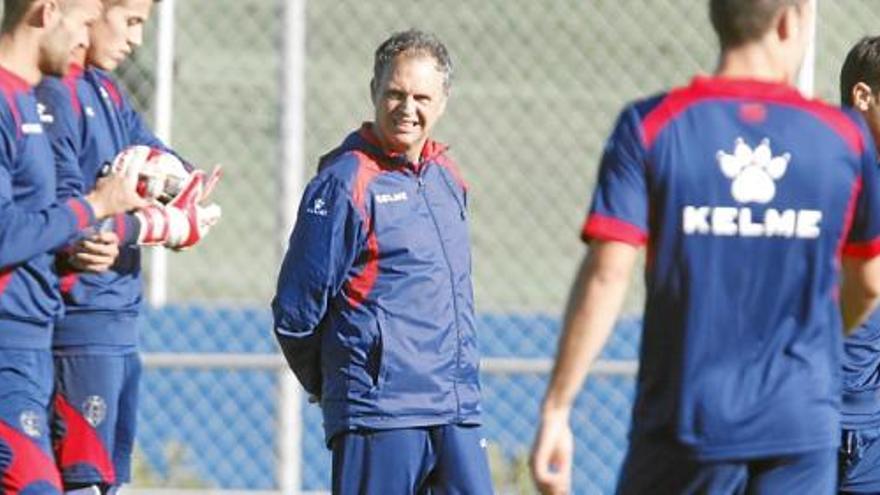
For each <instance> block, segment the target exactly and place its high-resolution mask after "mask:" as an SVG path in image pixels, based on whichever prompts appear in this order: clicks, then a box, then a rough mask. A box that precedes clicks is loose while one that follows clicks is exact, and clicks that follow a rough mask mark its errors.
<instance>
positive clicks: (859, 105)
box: [852, 81, 874, 112]
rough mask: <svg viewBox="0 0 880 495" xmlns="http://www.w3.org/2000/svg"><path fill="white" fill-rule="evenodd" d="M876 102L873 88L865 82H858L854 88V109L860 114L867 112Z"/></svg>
mask: <svg viewBox="0 0 880 495" xmlns="http://www.w3.org/2000/svg"><path fill="white" fill-rule="evenodd" d="M873 100H874V92H873V91H871V86H868V85H867V84H866V83H864V82H861V81H859V82H857V83H856V85H855V86H853V88H852V101H853V107H854V108H855V109H856V110H858V111H860V112H867V111H868V108H870V107H871V103H872V102H873Z"/></svg>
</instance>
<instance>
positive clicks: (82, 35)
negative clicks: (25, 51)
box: [39, 0, 101, 77]
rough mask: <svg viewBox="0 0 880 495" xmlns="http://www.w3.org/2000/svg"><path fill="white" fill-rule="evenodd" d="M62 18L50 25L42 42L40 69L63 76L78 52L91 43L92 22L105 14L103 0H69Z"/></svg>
mask: <svg viewBox="0 0 880 495" xmlns="http://www.w3.org/2000/svg"><path fill="white" fill-rule="evenodd" d="M66 1H67V4H65V8H64V9H62V10H59V11H58V19H57V21H56V22H54V23H52V24H50V25H49V27H47V31H46V34H45V35H44V36H43V40H42V43H41V44H40V56H39V66H40V72H42V73H43V74H44V75H47V76H59V77H60V76H63V75H64V74H65V73H67V69H68V67H69V66H70V64H71V63H72V62H73V61H74V60H75V58H76V57H77V54H78V53H82V52H83V51H84V50H86V48H87V47H88V45H89V26H90V25H91V24H92V23H93V22H94V21H95V20H96V19H97V18H98V16H100V15H101V1H100V0H66Z"/></svg>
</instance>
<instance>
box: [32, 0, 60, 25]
mask: <svg viewBox="0 0 880 495" xmlns="http://www.w3.org/2000/svg"><path fill="white" fill-rule="evenodd" d="M31 9H32V10H31V12H30V13H29V14H28V23H29V24H30V25H31V26H32V27H35V28H41V29H43V28H47V27H50V26H53V25H55V24H56V23H57V22H58V16H60V15H61V6H60V5H59V4H58V0H37V1H36V2H34V5H33V6H32V7H31Z"/></svg>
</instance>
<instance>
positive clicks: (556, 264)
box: [120, 0, 880, 493]
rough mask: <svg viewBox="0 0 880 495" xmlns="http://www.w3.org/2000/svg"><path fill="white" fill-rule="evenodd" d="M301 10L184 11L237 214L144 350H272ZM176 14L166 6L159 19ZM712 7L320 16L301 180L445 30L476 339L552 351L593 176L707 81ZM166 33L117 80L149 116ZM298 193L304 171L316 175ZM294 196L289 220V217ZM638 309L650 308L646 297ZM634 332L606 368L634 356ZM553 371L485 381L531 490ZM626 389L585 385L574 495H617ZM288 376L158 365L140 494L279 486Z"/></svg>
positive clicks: (206, 121)
mask: <svg viewBox="0 0 880 495" xmlns="http://www.w3.org/2000/svg"><path fill="white" fill-rule="evenodd" d="M301 1H306V0H178V1H176V2H174V10H175V24H174V35H175V38H176V43H175V56H174V68H175V71H174V80H173V83H174V84H173V88H174V104H173V125H172V141H173V144H174V145H175V146H176V148H178V149H179V151H181V152H182V154H183V155H185V156H186V157H188V158H189V159H190V160H192V161H194V162H196V163H201V164H205V166H208V165H209V164H212V163H218V162H219V163H223V164H225V165H226V176H225V178H224V181H223V183H222V184H221V186H220V188H219V189H218V192H217V200H218V201H219V202H220V203H221V204H222V205H223V208H224V219H223V222H222V223H221V225H220V226H218V228H216V229H215V231H214V232H212V234H211V237H210V238H209V239H208V241H207V242H205V243H204V245H203V246H200V247H199V248H198V249H195V250H192V251H191V252H187V253H183V254H174V255H172V256H171V257H170V260H169V273H170V275H169V280H168V282H167V283H168V287H169V298H170V300H171V301H172V303H173V305H172V306H169V307H164V308H159V309H154V310H150V311H148V314H147V317H146V318H145V320H144V328H143V343H144V347H145V349H146V350H147V351H150V352H195V353H214V352H236V353H255V354H263V353H274V352H275V347H274V343H273V341H272V338H271V321H270V318H269V315H268V311H267V307H268V301H269V299H270V297H271V295H272V293H273V290H274V282H275V276H276V273H277V266H278V262H279V256H280V252H279V246H278V245H277V241H276V240H277V239H278V237H279V236H278V229H279V227H278V225H279V218H282V217H283V214H282V212H280V211H279V207H278V201H279V199H278V191H279V185H278V184H279V181H280V179H279V177H278V168H279V167H278V159H279V158H278V157H279V156H280V155H281V153H280V147H281V141H280V137H279V136H280V131H279V127H280V122H281V119H282V115H281V108H282V105H281V101H280V98H281V95H282V80H283V78H282V75H283V72H284V71H285V70H287V69H289V68H288V67H285V66H284V65H283V63H282V57H281V51H282V48H281V47H282V46H283V40H284V37H285V36H287V35H288V34H289V33H286V32H285V29H284V25H283V19H284V10H285V8H289V7H290V5H291V4H293V3H296V2H301ZM167 2H168V0H165V2H162V3H159V4H157V6H160V5H162V4H167ZM875 3H876V2H874V1H872V0H823V1H820V9H819V25H818V26H819V31H818V39H817V41H818V47H817V70H816V74H815V78H816V88H817V92H818V94H819V95H820V96H822V97H823V98H826V99H829V100H832V101H836V99H837V90H836V78H837V70H838V67H839V64H840V63H841V61H842V58H843V56H844V54H845V52H846V50H847V48H848V47H849V46H850V45H851V44H852V43H853V42H855V40H857V39H858V38H859V37H860V36H862V35H864V34H868V33H872V32H880V11H878V9H876V5H875ZM706 4H707V2H705V1H694V0H650V1H643V0H590V1H582V0H554V1H534V0H442V1H438V0H333V1H328V0H309V1H307V3H306V9H305V11H306V16H307V19H306V23H305V24H306V47H305V53H304V56H305V84H306V87H305V90H306V104H305V108H304V109H303V111H304V118H305V126H306V135H305V149H304V150H303V152H304V154H305V164H306V167H305V171H304V175H305V176H306V177H308V176H311V174H312V173H313V171H314V168H315V166H316V163H317V157H318V156H320V155H321V154H322V153H324V152H325V151H327V150H328V149H330V148H332V147H334V146H335V145H336V144H337V143H338V142H339V141H340V140H341V139H342V138H343V137H344V136H345V134H346V133H347V132H348V131H350V130H351V129H354V128H355V127H357V126H358V125H359V124H360V122H361V121H363V120H368V119H370V117H371V105H370V100H369V92H368V87H369V80H370V76H371V69H372V51H373V49H374V48H375V46H376V45H377V44H378V43H380V42H381V41H382V40H383V39H384V38H386V37H387V36H388V35H389V34H390V33H391V32H393V31H397V30H402V29H406V28H408V27H411V26H414V27H419V28H422V29H426V30H430V31H433V32H435V33H437V34H438V35H439V36H440V37H441V39H443V40H444V41H445V42H446V43H447V44H448V46H449V48H450V50H451V53H452V55H453V58H454V62H455V76H454V82H453V92H452V97H451V100H450V103H449V107H448V109H447V113H446V115H445V117H444V119H443V120H442V121H441V124H440V126H439V128H438V131H437V134H438V136H437V137H438V138H439V139H440V140H442V141H445V142H448V143H450V144H451V145H452V150H451V151H452V154H453V155H454V156H455V157H456V159H457V160H458V161H459V163H460V164H461V166H462V169H463V172H464V174H465V176H466V178H467V179H468V181H469V182H470V185H471V200H472V203H471V205H472V206H471V208H472V215H471V218H472V226H471V232H472V241H473V250H474V270H475V279H474V283H475V289H476V296H477V305H478V309H479V311H480V315H481V316H480V319H479V322H480V327H479V331H480V343H481V346H482V350H483V353H484V355H486V356H488V357H496V358H497V357H502V358H507V357H517V358H533V359H546V358H548V357H550V356H552V353H553V349H554V345H555V340H556V334H557V329H558V314H559V312H560V311H561V308H562V305H563V302H564V298H565V295H566V291H567V288H568V286H569V284H570V281H571V278H572V275H573V272H574V269H575V266H576V265H577V263H578V261H579V259H580V257H581V256H582V255H583V252H584V248H583V247H582V245H581V244H580V243H579V241H578V229H579V227H580V222H581V221H582V217H583V214H584V212H585V208H586V205H587V202H588V200H589V192H590V188H591V185H592V181H593V178H594V175H595V170H596V167H595V165H596V162H597V159H598V155H599V153H600V151H601V147H602V145H603V141H604V139H605V137H606V134H607V132H608V130H609V128H610V126H611V125H612V123H613V120H614V118H615V116H616V112H617V111H618V110H619V108H620V107H621V106H622V105H623V104H624V103H625V102H626V101H628V100H631V99H633V98H636V97H638V96H641V95H645V94H649V93H652V92H656V91H660V90H662V89H663V88H667V87H669V86H671V85H675V84H681V83H684V82H686V81H687V80H688V79H689V78H690V77H691V75H693V74H694V73H696V72H710V71H711V70H712V69H713V67H714V63H715V57H716V49H715V41H714V38H713V36H712V34H711V29H710V26H709V23H708V19H707V17H708V16H707V8H706ZM156 36H157V29H156V23H155V21H154V22H153V23H151V25H150V29H149V31H148V34H147V45H146V46H145V47H143V49H141V50H140V52H138V54H137V56H136V57H135V58H134V59H133V60H132V61H131V62H130V63H128V64H126V65H125V66H124V67H122V68H121V69H120V76H121V78H122V80H123V81H124V83H125V85H126V87H127V88H128V89H129V92H130V93H131V95H132V96H133V97H134V99H135V101H136V102H137V103H138V104H139V105H140V106H141V108H144V109H146V110H148V111H147V116H148V117H149V119H152V112H151V111H149V110H150V109H151V108H152V105H153V103H154V100H153V95H154V88H155V84H156V78H157V73H156V70H155V67H156V64H155V57H156ZM304 178H305V177H304ZM295 207H296V205H295V201H294V199H291V200H290V203H289V204H287V205H285V206H284V207H283V208H288V209H291V210H292V209H294V208H295ZM634 287H635V289H634V290H633V291H632V294H631V296H630V298H629V303H628V305H627V313H628V314H631V315H635V314H638V313H639V311H640V304H641V299H642V295H641V283H640V281H639V280H635V281H634ZM636 347H637V325H636V324H635V323H633V322H629V323H628V324H625V325H623V326H622V328H621V329H620V331H619V332H618V334H617V335H616V336H615V341H614V342H612V344H611V345H610V346H609V349H608V350H607V351H606V354H605V357H606V358H607V359H617V360H620V359H625V360H630V359H634V358H635V356H636V354H637V353H636ZM545 380H546V374H545V373H543V372H536V371H534V370H533V369H532V368H530V367H528V366H526V367H524V368H522V370H521V371H510V370H508V371H506V372H503V373H502V372H497V373H486V374H484V376H483V385H484V388H483V391H484V406H485V411H486V415H485V421H486V431H487V435H488V436H489V438H490V441H491V446H490V457H491V460H492V466H493V476H494V478H495V481H496V486H497V487H498V489H499V491H500V492H502V493H529V492H530V490H531V486H530V482H529V481H528V479H527V476H526V469H525V459H526V456H527V448H528V445H529V443H530V441H531V439H532V436H533V435H534V426H535V419H536V415H537V410H538V401H539V400H540V396H541V391H542V390H543V387H544V385H545ZM632 392H633V380H632V376H631V375H630V376H626V375H623V376H621V375H603V376H600V377H598V378H595V379H591V382H590V383H589V384H588V387H587V390H586V391H585V393H584V394H582V396H581V398H580V399H579V402H578V407H577V412H576V414H575V416H574V417H573V422H574V426H575V430H576V434H577V438H578V447H577V448H578V451H577V458H578V463H577V470H576V476H575V487H576V493H605V492H608V491H609V490H611V488H612V487H613V485H614V480H615V479H616V471H617V468H618V465H619V462H620V459H621V456H622V453H623V450H624V449H625V445H626V443H625V435H626V430H627V427H628V417H629V407H630V400H631V396H632ZM278 396H279V391H278V380H277V373H276V372H275V371H272V370H267V369H262V368H257V369H254V370H241V369H191V368H178V369H167V368H162V369H151V371H149V372H148V373H147V374H146V377H145V382H144V386H143V398H142V401H141V420H140V431H139V436H138V455H137V468H136V474H135V484H134V486H135V487H142V488H144V487H147V488H145V490H146V492H147V493H150V490H151V489H154V488H152V487H174V488H224V489H239V490H275V489H277V488H278V486H279V485H278V483H279V481H278V470H279V466H278V465H277V464H278V462H279V461H278V459H279V452H278V445H279V439H278V436H279V433H278V431H279V414H280V413H279V410H278V407H277V402H278ZM302 417H303V422H302V432H303V437H302V450H301V453H302V455H301V459H302V460H301V465H300V466H299V467H300V468H301V473H302V478H301V482H302V484H301V486H302V488H303V489H306V490H326V489H327V488H328V486H329V479H328V478H329V453H328V452H327V451H326V449H325V448H324V445H323V441H322V433H321V428H320V417H319V414H318V411H317V409H316V408H314V407H310V406H304V407H303V409H302Z"/></svg>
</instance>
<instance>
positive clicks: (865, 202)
mask: <svg viewBox="0 0 880 495" xmlns="http://www.w3.org/2000/svg"><path fill="white" fill-rule="evenodd" d="M859 121H860V122H861V120H859ZM861 130H862V133H861V134H862V140H863V142H864V143H865V146H864V151H863V153H862V156H861V177H860V179H858V180H857V182H856V186H855V191H854V193H855V197H854V198H853V201H854V202H853V204H852V207H851V208H852V212H851V215H852V220H851V223H850V228H849V232H848V233H846V239H845V244H844V246H843V253H842V254H843V255H844V256H847V257H853V258H873V257H875V256H877V255H880V164H878V163H877V153H876V149H875V147H874V140H873V139H872V138H871V137H870V134H869V133H868V132H867V130H866V128H865V126H864V124H862V126H861Z"/></svg>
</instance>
